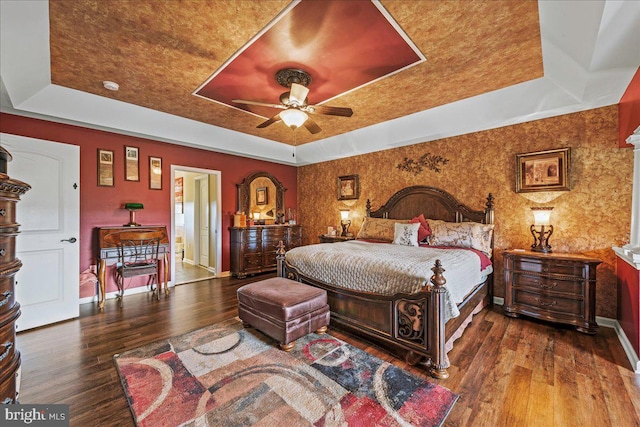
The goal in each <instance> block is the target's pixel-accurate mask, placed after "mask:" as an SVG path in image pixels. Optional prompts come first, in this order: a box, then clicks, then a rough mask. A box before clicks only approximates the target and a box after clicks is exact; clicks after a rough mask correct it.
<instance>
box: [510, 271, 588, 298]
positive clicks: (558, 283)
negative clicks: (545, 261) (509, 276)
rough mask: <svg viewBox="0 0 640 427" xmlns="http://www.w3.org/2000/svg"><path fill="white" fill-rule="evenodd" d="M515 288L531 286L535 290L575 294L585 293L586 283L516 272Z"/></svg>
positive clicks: (514, 278) (514, 277) (514, 276)
mask: <svg viewBox="0 0 640 427" xmlns="http://www.w3.org/2000/svg"><path fill="white" fill-rule="evenodd" d="M513 287H514V288H516V287H517V288H529V289H531V290H532V291H535V292H558V293H563V294H570V295H575V296H579V297H580V296H583V295H584V285H583V283H582V281H578V280H559V279H554V278H552V277H546V276H531V275H527V274H522V273H514V275H513Z"/></svg>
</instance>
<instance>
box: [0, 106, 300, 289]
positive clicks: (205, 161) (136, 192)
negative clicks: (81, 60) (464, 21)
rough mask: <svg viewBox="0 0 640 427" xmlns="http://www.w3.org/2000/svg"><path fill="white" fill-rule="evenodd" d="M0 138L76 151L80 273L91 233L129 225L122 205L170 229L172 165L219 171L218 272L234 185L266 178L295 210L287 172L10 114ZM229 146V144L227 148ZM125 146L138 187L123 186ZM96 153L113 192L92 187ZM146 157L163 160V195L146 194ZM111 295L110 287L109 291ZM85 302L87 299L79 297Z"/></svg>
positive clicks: (292, 175)
mask: <svg viewBox="0 0 640 427" xmlns="http://www.w3.org/2000/svg"><path fill="white" fill-rule="evenodd" d="M0 132H4V133H9V134H15V135H22V136H28V137H32V138H38V139H43V140H49V141H56V142H62V143H67V144H73V145H78V146H80V182H81V185H80V271H84V270H86V269H87V268H88V267H89V265H91V264H95V262H96V261H95V253H96V247H97V244H96V242H95V238H94V236H93V230H94V228H95V227H99V226H109V225H122V224H125V223H127V222H128V221H129V213H128V211H126V210H124V209H123V205H124V203H126V202H140V203H142V204H143V205H144V210H142V211H140V212H138V213H137V215H136V220H137V221H138V222H141V223H143V224H148V225H160V224H166V225H167V226H169V225H170V224H171V215H172V212H171V197H173V183H172V182H170V180H171V165H172V164H175V165H180V166H190V167H196V168H203V169H212V170H217V171H221V178H222V185H221V186H222V213H223V218H222V271H229V265H230V257H229V230H228V227H229V226H231V224H232V214H233V213H234V211H235V210H236V207H237V200H238V198H237V190H236V183H240V182H242V180H243V179H244V178H245V177H246V176H248V175H250V174H251V173H254V172H258V171H266V172H269V173H271V174H273V175H274V176H275V177H277V178H278V179H279V180H280V181H281V182H282V183H283V185H284V186H285V188H287V192H286V193H285V208H287V207H291V208H296V205H297V184H296V176H297V171H296V168H295V167H292V166H285V165H280V164H277V163H271V162H265V161H261V160H253V159H248V158H244V157H239V156H232V155H229V154H221V153H216V152H212V151H206V150H199V149H195V148H188V147H183V146H179V145H174V144H167V143H163V142H158V141H153V140H150V139H143V138H135V137H131V136H126V135H120V134H115V133H110V132H103V131H98V130H92V129H87V128H83V127H78V126H70V125H64V124H59V123H53V122H48V121H44V120H36V119H30V118H26V117H21V116H15V115H10V114H1V115H0ZM232 143H233V141H229V144H232ZM125 145H132V146H135V147H138V148H139V149H140V151H139V159H140V181H139V182H131V181H125V180H124V146H125ZM98 148H102V149H108V150H113V152H114V159H115V165H114V167H115V171H114V179H115V186H114V187H98V185H97V149H98ZM148 156H158V157H161V158H162V169H163V171H162V190H150V189H149V167H148V162H149V157H148ZM10 167H11V166H10V165H9V168H10ZM9 172H10V170H9ZM112 289H113V287H112V286H110V289H109V290H112ZM84 296H87V295H81V297H84Z"/></svg>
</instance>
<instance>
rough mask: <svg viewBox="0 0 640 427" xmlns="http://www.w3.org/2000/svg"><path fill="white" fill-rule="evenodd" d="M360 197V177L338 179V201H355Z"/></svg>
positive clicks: (350, 176)
mask: <svg viewBox="0 0 640 427" xmlns="http://www.w3.org/2000/svg"><path fill="white" fill-rule="evenodd" d="M358 197H360V186H359V185H358V175H347V176H339V177H338V200H354V199H357V198H358Z"/></svg>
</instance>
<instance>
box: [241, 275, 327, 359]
mask: <svg viewBox="0 0 640 427" xmlns="http://www.w3.org/2000/svg"><path fill="white" fill-rule="evenodd" d="M238 315H239V317H240V320H242V322H243V324H245V326H247V324H248V325H250V326H253V327H254V328H256V329H258V330H259V331H261V332H263V333H265V334H266V335H269V336H270V337H271V338H273V339H275V340H276V341H278V342H279V343H280V348H281V349H282V350H284V351H291V349H292V348H293V346H294V345H295V340H297V339H298V338H301V337H303V336H305V335H307V334H309V333H311V332H314V331H315V332H317V333H319V334H323V333H325V332H326V330H327V326H328V325H329V305H328V304H327V292H326V291H325V290H323V289H318V288H316V287H313V286H309V285H305V284H303V283H299V282H295V281H293V280H289V279H285V278H283V277H274V278H270V279H266V280H261V281H259V282H255V283H250V284H248V285H245V286H243V287H241V288H240V289H238Z"/></svg>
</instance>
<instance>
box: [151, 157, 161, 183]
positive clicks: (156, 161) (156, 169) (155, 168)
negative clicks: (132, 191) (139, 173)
mask: <svg viewBox="0 0 640 427" xmlns="http://www.w3.org/2000/svg"><path fill="white" fill-rule="evenodd" d="M149 188H150V189H152V190H162V158H161V157H153V156H149Z"/></svg>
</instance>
